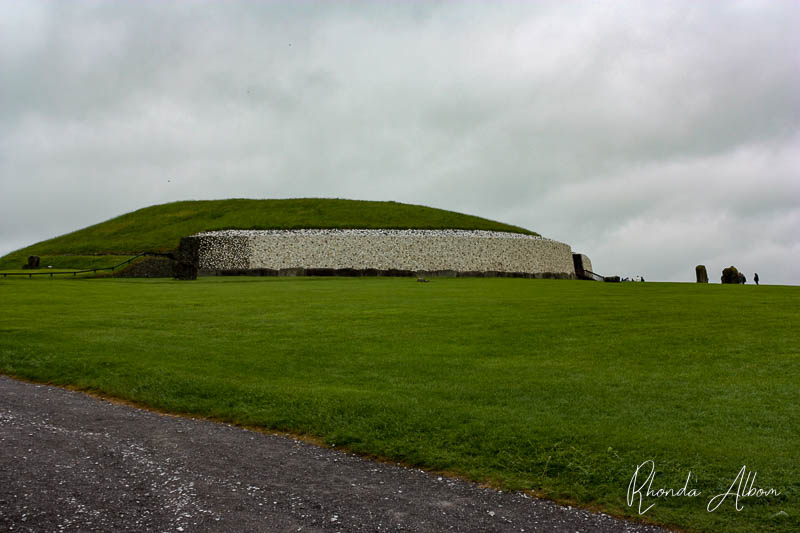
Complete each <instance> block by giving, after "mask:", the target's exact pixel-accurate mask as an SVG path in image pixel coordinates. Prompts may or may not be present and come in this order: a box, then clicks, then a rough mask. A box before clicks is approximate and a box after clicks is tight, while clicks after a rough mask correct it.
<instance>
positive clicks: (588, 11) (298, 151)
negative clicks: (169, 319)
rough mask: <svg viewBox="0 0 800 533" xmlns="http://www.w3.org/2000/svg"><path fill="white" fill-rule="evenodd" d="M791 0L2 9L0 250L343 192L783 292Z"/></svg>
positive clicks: (797, 179)
mask: <svg viewBox="0 0 800 533" xmlns="http://www.w3.org/2000/svg"><path fill="white" fill-rule="evenodd" d="M798 95H800V2H789V1H787V2H777V1H763V2H750V1H743V2H735V1H726V2H697V1H696V0H691V1H686V2H679V1H674V2H666V1H664V2H598V1H592V2H563V1H554V2H539V1H537V2H505V3H498V2H488V1H487V2H419V1H418V2H396V3H391V2H371V3H366V2H364V3H359V2H230V1H225V2H222V1H220V2H164V1H157V2H141V1H137V2H122V1H119V2H79V1H70V2H57V1H53V2H36V1H31V0H22V1H18V2H15V1H4V2H2V3H0V255H2V254H5V253H8V252H10V251H12V250H14V249H18V248H21V247H23V246H25V245H28V244H31V243H33V242H36V241H40V240H44V239H46V238H50V237H54V236H56V235H60V234H63V233H67V232H70V231H73V230H76V229H79V228H81V227H85V226H88V225H91V224H94V223H97V222H100V221H102V220H106V219H109V218H111V217H114V216H117V215H120V214H122V213H125V212H128V211H132V210H135V209H138V208H141V207H145V206H148V205H152V204H159V203H165V202H170V201H174V200H185V199H218V198H236V197H246V198H292V197H337V198H353V199H364V200H395V201H400V202H407V203H414V204H422V205H427V206H432V207H439V208H444V209H451V210H455V211H460V212H465V213H470V214H474V215H479V216H483V217H486V218H491V219H495V220H500V221H503V222H509V223H513V224H517V225H520V226H524V227H526V228H529V229H532V230H535V231H538V232H539V233H541V234H543V235H545V236H547V237H550V238H554V239H557V240H560V241H563V242H566V243H569V244H570V245H571V246H572V248H573V250H574V251H577V252H582V253H585V254H587V255H588V256H589V257H590V258H591V260H592V263H593V265H594V269H595V270H596V271H597V272H598V273H601V274H605V275H610V274H619V275H622V276H637V275H643V276H644V277H645V278H646V279H648V280H653V281H656V280H663V281H694V267H695V265H697V264H699V263H703V264H705V265H706V266H707V267H708V270H709V277H710V278H711V279H712V281H717V282H718V281H719V276H720V271H721V270H722V268H723V267H725V266H728V265H731V264H733V265H736V266H737V267H739V269H740V270H743V271H744V272H745V274H746V275H747V278H748V281H750V280H752V275H753V272H758V273H759V275H760V277H761V279H762V282H764V283H791V284H800V268H798V263H800V96H798Z"/></svg>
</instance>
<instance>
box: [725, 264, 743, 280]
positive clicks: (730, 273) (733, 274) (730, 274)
mask: <svg viewBox="0 0 800 533" xmlns="http://www.w3.org/2000/svg"><path fill="white" fill-rule="evenodd" d="M741 282H742V280H741V277H740V276H739V270H738V269H737V268H736V267H735V266H733V265H731V266H729V267H728V268H724V269H722V283H732V284H739V283H741Z"/></svg>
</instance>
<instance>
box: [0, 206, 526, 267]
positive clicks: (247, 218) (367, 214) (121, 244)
mask: <svg viewBox="0 0 800 533" xmlns="http://www.w3.org/2000/svg"><path fill="white" fill-rule="evenodd" d="M300 228H338V229H344V228H359V229H362V228H363V229H370V228H390V229H481V230H493V231H510V232H514V233H526V234H533V235H537V234H536V233H534V232H532V231H529V230H526V229H524V228H519V227H516V226H511V225H508V224H503V223H501V222H495V221H492V220H487V219H485V218H480V217H476V216H471V215H465V214H462V213H454V212H452V211H445V210H443V209H434V208H432V207H424V206H419V205H409V204H401V203H397V202H369V201H360V200H338V199H314V198H302V199H289V200H245V199H234V200H196V201H185V202H173V203H169V204H162V205H154V206H151V207H146V208H144V209H139V210H137V211H133V212H131V213H127V214H124V215H121V216H118V217H116V218H113V219H111V220H107V221H105V222H101V223H100V224H95V225H94V226H89V227H88V228H84V229H81V230H78V231H74V232H72V233H68V234H66V235H61V236H60V237H55V238H53V239H49V240H46V241H42V242H39V243H36V244H33V245H31V246H28V247H26V248H23V249H21V250H17V251H16V252H12V253H10V254H8V255H6V256H4V257H3V258H0V268H5V269H7V268H19V265H21V264H23V263H24V262H25V261H26V258H27V257H28V256H29V255H39V256H91V255H105V254H113V255H122V256H124V255H134V254H137V253H140V252H166V251H170V250H175V249H177V247H178V243H179V241H180V238H181V237H183V236H186V235H192V234H195V233H198V232H201V231H214V230H223V229H300Z"/></svg>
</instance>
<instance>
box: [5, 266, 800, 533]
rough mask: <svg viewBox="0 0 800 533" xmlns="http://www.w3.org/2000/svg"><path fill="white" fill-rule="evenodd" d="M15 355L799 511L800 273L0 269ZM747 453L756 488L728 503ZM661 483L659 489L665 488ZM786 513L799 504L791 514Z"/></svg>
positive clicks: (460, 450) (755, 516)
mask: <svg viewBox="0 0 800 533" xmlns="http://www.w3.org/2000/svg"><path fill="white" fill-rule="evenodd" d="M0 302H2V304H0V305H2V307H0V372H2V373H6V374H9V375H15V376H20V377H24V378H29V379H33V380H38V381H45V382H52V383H56V384H64V385H67V384H69V385H74V386H77V387H79V388H83V389H87V390H92V391H99V392H102V393H104V394H108V395H112V396H115V397H118V398H123V399H127V400H132V401H135V402H140V403H142V404H146V405H149V406H152V407H154V408H157V409H162V410H166V411H171V412H176V413H187V414H193V415H205V416H211V417H216V418H219V419H224V420H227V421H230V422H234V423H238V424H245V425H251V426H260V427H264V428H271V429H277V430H284V431H289V432H293V433H299V434H307V435H311V436H315V437H318V438H320V439H322V440H323V441H324V442H326V443H327V444H329V445H331V446H333V445H335V446H336V447H337V448H339V447H342V448H346V449H349V450H352V451H354V452H357V453H360V454H365V455H370V456H378V457H383V458H389V459H393V460H397V461H402V462H403V463H405V464H408V465H414V466H419V467H425V468H429V469H435V470H440V471H446V472H452V473H457V474H460V475H463V476H465V477H468V478H470V479H474V480H482V481H489V482H491V483H494V484H496V485H497V486H501V487H503V488H506V489H523V490H532V491H535V492H536V493H538V494H542V495H546V496H548V497H551V498H556V499H560V500H568V501H571V502H577V503H579V504H580V505H584V506H588V507H592V508H596V509H604V510H606V511H609V512H612V513H614V514H619V515H626V516H635V515H636V514H637V513H636V512H635V510H634V509H631V508H628V507H627V505H626V489H627V487H628V483H629V481H630V480H631V476H632V475H633V472H634V468H635V466H636V465H639V464H641V463H642V462H644V461H646V460H653V461H655V464H656V465H657V469H658V473H657V475H656V478H655V481H654V483H653V489H654V490H655V489H658V488H663V487H669V488H673V489H674V490H677V489H679V488H681V487H682V486H683V485H684V482H685V480H686V476H687V474H688V472H690V471H691V473H692V476H693V478H692V482H691V483H690V485H689V488H694V489H696V490H700V491H702V495H701V496H699V497H695V498H689V497H672V498H664V499H658V500H656V499H651V500H649V503H655V504H656V505H655V507H654V508H652V509H651V510H650V511H648V512H647V513H646V514H645V518H648V519H650V520H655V521H657V522H661V523H666V524H670V525H676V526H680V527H683V528H686V529H689V530H696V531H753V532H756V531H798V530H800V503H798V497H799V496H800V461H798V459H800V453H798V443H800V326H799V325H800V288H798V287H776V286H761V287H755V286H740V285H727V286H724V285H700V284H668V283H621V284H611V283H605V284H603V283H591V282H577V281H550V280H523V279H463V278H458V279H436V280H434V281H433V282H431V283H416V282H415V281H413V280H409V279H402V278H396V279H388V278H324V279H318V278H201V279H200V280H198V281H196V282H175V281H172V280H130V279H127V280H121V279H95V280H86V279H84V280H72V279H54V280H51V279H49V278H43V279H38V280H29V279H27V278H26V279H15V280H2V279H0ZM743 465H746V466H747V469H748V470H749V471H753V472H757V479H756V482H755V486H756V487H761V488H765V489H766V488H775V489H777V490H779V491H780V492H781V493H782V494H781V495H780V496H772V497H768V498H760V499H759V498H744V499H742V500H740V505H742V506H743V509H742V510H741V511H736V510H735V509H734V503H733V498H732V497H731V498H728V500H726V501H725V502H724V504H723V505H722V506H721V507H720V508H719V509H717V510H716V511H715V512H713V513H709V512H707V511H706V505H707V503H708V500H709V499H710V498H711V496H713V495H715V494H719V493H724V492H725V491H726V490H727V489H728V487H729V486H730V485H731V483H732V482H733V480H734V478H735V477H736V475H737V473H738V472H739V471H740V469H741V468H742V466H743ZM649 503H648V504H649ZM781 511H782V512H783V513H785V514H781Z"/></svg>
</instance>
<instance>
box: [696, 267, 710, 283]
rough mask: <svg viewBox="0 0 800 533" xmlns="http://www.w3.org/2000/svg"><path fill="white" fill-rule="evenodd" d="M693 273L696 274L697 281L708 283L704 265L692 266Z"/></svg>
mask: <svg viewBox="0 0 800 533" xmlns="http://www.w3.org/2000/svg"><path fill="white" fill-rule="evenodd" d="M694 273H695V274H696V275H697V283H708V271H706V266H705V265H697V266H696V267H694Z"/></svg>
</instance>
